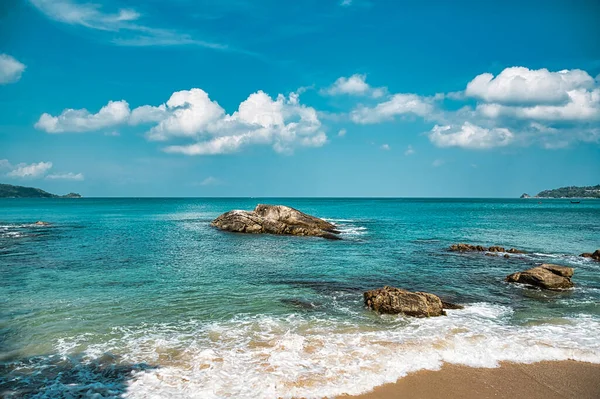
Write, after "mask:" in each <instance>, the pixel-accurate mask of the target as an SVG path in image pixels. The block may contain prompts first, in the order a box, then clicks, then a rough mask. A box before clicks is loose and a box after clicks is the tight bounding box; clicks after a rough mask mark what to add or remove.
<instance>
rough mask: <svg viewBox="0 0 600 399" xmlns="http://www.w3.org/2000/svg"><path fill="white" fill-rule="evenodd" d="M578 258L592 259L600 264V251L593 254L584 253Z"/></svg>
mask: <svg viewBox="0 0 600 399" xmlns="http://www.w3.org/2000/svg"><path fill="white" fill-rule="evenodd" d="M579 256H583V257H584V258H592V259H594V260H597V261H599V262H600V249H597V250H595V251H594V253H589V252H585V253H582V254H581V255H579Z"/></svg>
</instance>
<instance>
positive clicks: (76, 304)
mask: <svg viewBox="0 0 600 399" xmlns="http://www.w3.org/2000/svg"><path fill="white" fill-rule="evenodd" d="M258 203H270V204H283V205H288V206H292V207H295V208H297V209H299V210H301V211H303V212H306V213H309V214H312V215H315V216H318V217H321V218H324V219H327V220H329V221H332V222H333V223H336V224H337V225H338V226H339V228H340V230H341V231H342V234H341V236H342V238H343V239H342V240H339V241H330V240H326V239H321V238H311V237H290V236H272V235H243V234H233V233H226V232H222V231H219V230H217V229H215V228H212V227H211V226H210V221H211V220H212V219H214V218H215V217H217V216H218V215H219V214H221V213H223V212H226V211H228V210H231V209H247V210H251V209H253V208H254V207H255V206H256V204H258ZM38 220H42V221H46V222H49V223H50V225H49V226H37V225H35V224H33V223H34V222H36V221H38ZM459 242H465V243H472V244H481V245H501V246H504V247H507V248H510V247H514V248H518V249H522V250H525V251H527V252H528V253H527V254H525V255H511V256H510V258H509V259H505V258H504V257H489V256H484V255H483V254H482V253H464V254H463V253H454V252H449V251H448V250H447V248H448V247H449V246H450V245H451V244H454V243H459ZM598 248H600V201H594V200H582V201H581V203H580V204H571V203H570V201H569V200H542V201H541V203H538V200H534V199H532V200H511V199H338V198H336V199H313V198H238V199H229V198H227V199H217V198H215V199H192V198H190V199H187V198H186V199H150V198H143V199H135V198H123V199H94V198H84V199H56V200H55V199H2V200H0V396H4V397H7V398H20V397H34V398H57V397H66V398H67V397H69V398H70V397H94V398H112V397H125V398H240V399H242V398H278V397H281V398H291V397H306V398H321V397H325V396H327V397H332V396H336V395H341V394H358V393H362V392H366V391H368V390H370V389H372V388H373V387H375V386H377V385H381V384H384V383H387V382H394V381H396V380H397V379H398V378H400V377H402V376H404V375H406V374H407V373H410V372H412V371H416V370H421V369H438V368H439V367H440V366H441V365H442V364H443V363H444V362H448V363H455V364H464V365H468V366H474V367H497V366H498V364H499V362H502V361H512V362H521V363H531V362H535V361H541V360H565V359H574V360H580V361H589V362H595V363H600V338H599V335H598V332H599V331H600V262H596V261H593V260H591V259H585V258H581V257H579V256H578V255H579V254H580V253H582V252H593V251H594V250H596V249H598ZM541 263H556V264H560V265H567V266H572V267H574V268H575V275H574V277H573V282H574V283H575V284H576V287H575V288H574V289H572V290H568V291H564V292H550V291H540V290H533V289H527V288H525V287H523V286H519V285H511V284H507V283H505V282H504V277H505V276H506V275H508V274H510V273H513V272H515V271H519V270H524V269H527V268H529V267H531V266H534V265H537V264H541ZM384 285H391V286H396V287H401V288H405V289H409V290H420V291H427V292H431V293H435V294H437V295H439V296H441V297H442V298H443V299H445V300H447V301H450V302H456V303H460V304H464V305H465V309H464V310H448V311H447V312H448V316H447V317H436V318H429V319H417V318H406V317H402V316H390V315H383V316H382V315H378V314H375V313H374V312H371V311H369V310H367V309H365V307H364V305H363V297H362V294H363V292H364V291H365V290H367V289H372V288H378V287H382V286H384Z"/></svg>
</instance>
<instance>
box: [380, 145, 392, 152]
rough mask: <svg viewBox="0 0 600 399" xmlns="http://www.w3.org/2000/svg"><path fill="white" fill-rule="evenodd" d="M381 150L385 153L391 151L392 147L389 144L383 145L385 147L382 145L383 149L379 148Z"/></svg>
mask: <svg viewBox="0 0 600 399" xmlns="http://www.w3.org/2000/svg"><path fill="white" fill-rule="evenodd" d="M379 148H381V149H382V150H384V151H389V150H390V145H389V144H383V145H382V146H381V147H379Z"/></svg>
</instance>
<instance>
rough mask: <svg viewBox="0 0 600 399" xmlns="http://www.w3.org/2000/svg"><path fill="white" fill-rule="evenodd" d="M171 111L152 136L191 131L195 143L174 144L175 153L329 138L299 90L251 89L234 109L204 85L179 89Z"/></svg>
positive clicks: (308, 143)
mask: <svg viewBox="0 0 600 399" xmlns="http://www.w3.org/2000/svg"><path fill="white" fill-rule="evenodd" d="M167 110H168V111H169V116H168V117H167V118H166V119H164V120H163V121H161V122H160V123H159V124H158V125H157V126H155V127H153V128H152V129H150V131H149V133H148V137H149V139H152V140H163V141H165V140H169V139H170V138H173V137H188V138H191V139H193V140H195V141H196V142H195V143H192V144H186V145H173V146H168V147H166V148H165V149H164V150H165V151H166V152H169V153H181V154H185V155H216V154H228V153H233V152H237V151H239V150H241V149H242V148H243V147H246V146H249V145H271V146H272V147H273V149H274V150H275V151H277V152H281V153H290V152H292V151H293V149H294V148H295V147H298V146H300V147H320V146H322V145H324V144H325V143H326V141H327V136H326V135H325V133H323V132H322V131H321V130H320V129H321V122H320V121H319V119H318V117H317V112H316V110H315V109H314V108H311V107H306V106H304V105H301V104H300V103H299V97H298V94H297V93H291V94H290V95H289V96H288V97H285V96H283V95H281V94H280V95H279V96H277V98H276V99H275V100H274V99H272V98H271V97H270V96H269V95H267V94H266V93H264V92H263V91H258V92H256V93H253V94H251V95H250V96H249V97H248V98H247V99H246V100H245V101H243V102H242V103H241V104H240V105H239V107H238V110H237V111H236V112H234V113H233V114H231V115H229V114H226V113H225V111H224V110H223V109H222V108H221V107H220V106H219V105H218V104H217V103H216V102H214V101H212V100H210V98H209V97H208V94H207V93H206V92H204V91H203V90H200V89H192V90H190V91H186V92H178V93H175V94H174V95H173V96H171V99H170V100H169V101H168V102H167Z"/></svg>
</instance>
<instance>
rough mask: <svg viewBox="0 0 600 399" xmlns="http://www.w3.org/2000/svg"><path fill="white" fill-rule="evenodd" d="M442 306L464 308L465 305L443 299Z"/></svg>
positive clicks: (445, 307)
mask: <svg viewBox="0 0 600 399" xmlns="http://www.w3.org/2000/svg"><path fill="white" fill-rule="evenodd" d="M442 308H444V309H464V308H465V307H464V306H463V305H458V304H456V303H451V302H445V301H442Z"/></svg>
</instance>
